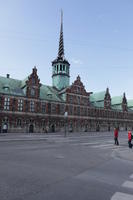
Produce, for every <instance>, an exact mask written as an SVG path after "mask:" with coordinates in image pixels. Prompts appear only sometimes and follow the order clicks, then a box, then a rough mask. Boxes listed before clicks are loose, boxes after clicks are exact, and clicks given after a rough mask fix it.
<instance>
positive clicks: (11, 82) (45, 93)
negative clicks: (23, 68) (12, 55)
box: [0, 76, 65, 102]
mask: <svg viewBox="0 0 133 200" xmlns="http://www.w3.org/2000/svg"><path fill="white" fill-rule="evenodd" d="M27 80H28V77H26V78H25V79H24V80H22V81H21V80H16V79H12V78H6V77H2V76H0V93H2V94H8V95H15V96H24V97H25V96H26V89H27V88H26V87H24V86H25V85H26V81H27ZM40 99H44V100H49V101H59V102H61V101H65V98H64V96H63V97H62V95H59V94H58V91H57V90H56V89H54V88H53V87H50V86H47V85H41V87H40Z"/></svg>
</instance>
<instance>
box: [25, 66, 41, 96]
mask: <svg viewBox="0 0 133 200" xmlns="http://www.w3.org/2000/svg"><path fill="white" fill-rule="evenodd" d="M26 86H27V90H26V96H27V97H30V98H39V96H40V86H41V84H40V79H39V78H38V75H37V69H36V67H34V68H33V70H32V74H31V75H30V76H29V77H28V80H27V81H26Z"/></svg>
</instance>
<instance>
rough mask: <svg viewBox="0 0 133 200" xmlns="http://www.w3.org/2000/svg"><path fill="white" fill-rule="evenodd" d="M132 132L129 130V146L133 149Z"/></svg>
mask: <svg viewBox="0 0 133 200" xmlns="http://www.w3.org/2000/svg"><path fill="white" fill-rule="evenodd" d="M131 141H132V133H131V131H130V130H129V131H128V145H129V148H130V149H131V148H132V146H133V145H132V142H131Z"/></svg>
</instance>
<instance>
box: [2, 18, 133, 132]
mask: <svg viewBox="0 0 133 200" xmlns="http://www.w3.org/2000/svg"><path fill="white" fill-rule="evenodd" d="M65 113H67V115H66V117H65V115H64V114H65ZM65 125H67V129H68V131H107V130H108V131H110V130H112V129H113V128H114V127H116V126H117V127H119V129H121V130H127V129H128V128H131V129H133V100H129V101H127V99H126V96H125V93H124V94H123V95H122V96H118V97H111V95H110V93H109V89H108V88H107V89H106V90H105V91H102V92H99V93H92V92H87V91H86V90H85V87H84V85H83V83H82V81H81V79H80V76H77V78H76V80H75V81H74V82H73V84H72V85H70V64H69V62H68V61H67V60H66V58H65V56H64V43H63V21H62V17H61V29H60V39H59V50H58V56H57V58H56V59H55V60H54V61H53V62H52V86H47V85H43V84H42V83H40V79H39V77H38V75H37V68H36V67H34V68H33V70H32V73H31V74H30V75H29V76H28V77H26V78H25V79H24V80H17V79H12V78H10V75H9V74H7V77H2V76H0V132H2V131H4V132H6V131H8V132H46V131H64V128H65Z"/></svg>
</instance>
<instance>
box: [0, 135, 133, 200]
mask: <svg viewBox="0 0 133 200" xmlns="http://www.w3.org/2000/svg"><path fill="white" fill-rule="evenodd" d="M119 142H120V146H114V141H113V133H112V132H110V133H109V132H106V133H104V132H102V133H99V132H97V133H95V132H93V133H70V134H69V135H67V137H64V134H63V133H62V134H58V133H57V134H48V135H45V134H23V135H21V134H17V135H16V134H11V133H10V134H9V133H8V134H1V135H0V200H62V199H63V200H68V199H69V200H74V199H76V200H87V199H89V200H98V199H99V200H108V199H111V200H119V199H120V200H131V199H133V150H132V149H128V146H127V133H126V132H121V133H120V135H119Z"/></svg>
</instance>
